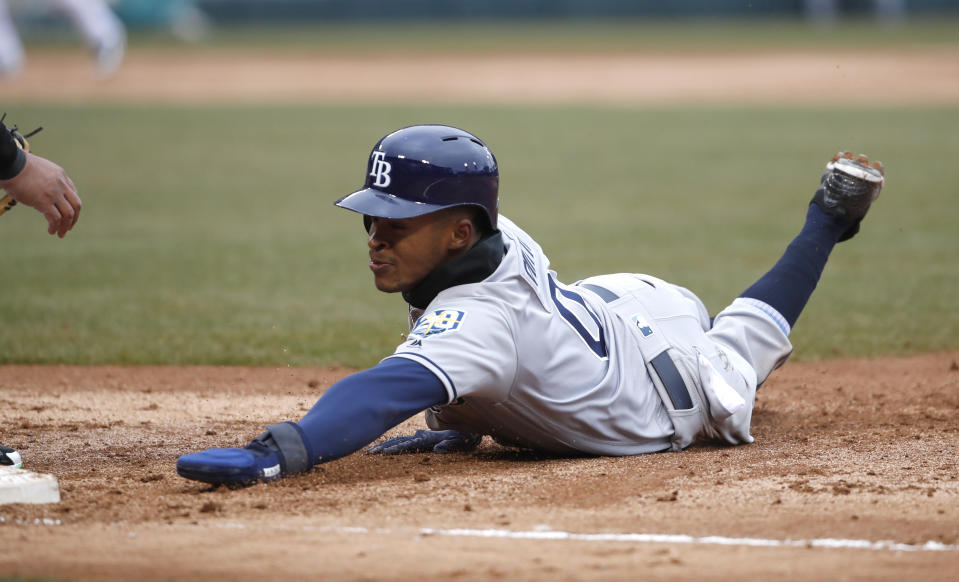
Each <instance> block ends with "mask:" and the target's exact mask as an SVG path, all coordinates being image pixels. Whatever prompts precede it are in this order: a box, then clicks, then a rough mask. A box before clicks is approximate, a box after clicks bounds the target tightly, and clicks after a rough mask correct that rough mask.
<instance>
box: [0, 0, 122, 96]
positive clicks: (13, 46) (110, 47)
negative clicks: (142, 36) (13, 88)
mask: <svg viewBox="0 0 959 582" xmlns="http://www.w3.org/2000/svg"><path fill="white" fill-rule="evenodd" d="M54 4H55V5H56V6H57V7H58V8H59V9H60V10H61V11H62V12H63V13H64V14H66V15H67V16H68V17H69V18H70V20H71V21H72V22H73V24H74V25H75V26H76V29H77V30H78V31H79V32H80V34H81V36H83V39H84V41H86V43H87V45H88V46H89V47H90V50H91V51H93V57H94V63H95V65H96V71H97V74H98V75H99V76H100V77H104V78H106V77H111V76H113V75H114V74H115V73H116V72H117V70H118V69H119V68H120V65H121V64H122V63H123V56H124V53H125V52H126V40H127V33H126V27H125V26H124V25H123V22H122V21H121V20H120V19H119V18H118V17H117V15H116V14H114V12H113V10H111V9H110V6H109V5H108V4H107V3H106V2H105V1H104V0H54ZM24 58H25V57H24V50H23V43H22V42H21V41H20V35H18V34H17V29H16V28H15V27H14V25H13V19H12V18H11V17H10V9H9V7H8V6H7V2H6V0H0V77H4V76H10V77H12V76H15V75H17V74H18V73H19V72H20V70H21V69H22V68H23V62H24Z"/></svg>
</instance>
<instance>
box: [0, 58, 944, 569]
mask: <svg viewBox="0 0 959 582" xmlns="http://www.w3.org/2000/svg"><path fill="white" fill-rule="evenodd" d="M721 57H722V58H721ZM424 70H428V71H430V74H428V75H424V74H420V73H418V72H417V71H424ZM463 70H468V71H469V73H468V74H464V73H462V71H463ZM627 71H629V72H630V74H624V73H625V72H627ZM638 72H641V74H639V73H638ZM837 76H838V77H840V78H842V79H844V80H845V81H846V82H844V83H841V84H836V83H831V81H835V79H836V78H837ZM411 77H412V78H416V79H418V80H419V81H420V82H417V83H406V82H403V81H404V80H408V79H410V78H411ZM254 79H255V82H251V81H252V80H254ZM638 79H642V82H637V80H638ZM384 85H385V86H388V87H389V96H390V97H391V98H399V99H410V100H413V99H415V100H421V101H426V102H429V101H436V102H444V103H445V102H454V103H455V102H458V101H463V102H473V103H475V102H483V101H485V100H492V101H502V102H517V101H519V102H526V103H559V102H582V103H612V104H624V105H629V104H646V103H653V104H662V103H690V102H696V103H709V102H710V99H713V100H715V102H716V103H732V102H736V103H757V104H764V103H765V104H784V103H788V104H796V105H807V104H808V105H823V104H832V105H838V104H842V103H846V104H848V105H856V104H876V105H889V104H902V105H910V104H912V105H917V106H924V105H946V106H954V105H955V104H957V103H959V51H957V50H956V49H955V48H949V47H946V48H942V47H939V48H933V49H930V50H928V51H921V50H911V51H905V52H904V51H890V52H889V53H886V54H881V53H880V54H877V53H875V52H870V53H869V54H863V53H859V54H857V53H855V52H848V53H843V54H838V53H836V52H835V51H831V52H829V53H812V54H810V53H803V52H791V53H783V54H779V55H765V56H756V55H744V54H741V55H736V54H732V55H717V54H677V55H662V54H660V55H655V56H648V55H647V56H636V55H622V56H620V57H615V58H610V57H608V56H607V57H588V56H587V57H577V58H562V57H548V56H539V57H523V58H521V59H519V60H517V59H511V58H507V57H504V56H497V55H492V56H490V57H489V58H484V57H483V56H481V55H480V56H474V57H472V58H471V59H470V60H468V61H467V62H464V61H462V60H455V61H454V60H450V59H443V58H438V59H435V60H429V61H428V62H426V63H424V62H423V61H422V60H419V61H417V63H416V64H415V67H414V65H413V64H412V63H410V62H408V61H404V60H402V59H398V60H389V59H387V60H386V61H384V60H382V59H377V58H365V57H363V58H352V59H351V58H349V57H343V58H333V57H325V58H323V59H320V60H315V59H307V58H305V57H303V56H301V55H297V54H290V55H284V54H282V53H272V54H270V55H269V57H268V58H267V57H264V56H262V55H260V56H258V55H256V54H251V55H250V58H249V59H244V58H240V56H239V55H237V54H235V53H233V54H230V55H225V54H221V55H217V54H215V53H214V54H207V55H206V57H204V58H201V57H198V56H197V55H194V54H190V53H187V52H183V53H178V52H176V51H169V52H166V53H163V52H161V53H156V54H154V53H150V52H138V51H137V50H136V48H134V49H133V50H132V51H131V53H130V55H129V58H128V60H127V62H126V63H125V65H124V67H123V69H122V70H121V72H120V74H119V76H118V77H117V78H116V79H113V80H111V81H108V82H106V83H102V82H95V81H94V80H93V79H91V78H89V63H88V62H87V61H86V60H85V56H84V55H82V54H72V53H67V52H57V51H47V52H40V53H38V54H36V55H33V56H31V57H30V61H29V63H28V68H27V70H26V72H25V74H24V76H23V77H22V78H21V79H19V80H17V81H16V82H12V83H4V84H0V91H2V95H3V98H4V99H8V98H9V99H13V100H18V101H22V102H27V101H29V100H31V99H43V100H45V101H48V102H56V101H57V100H58V99H60V98H63V99H64V100H65V101H69V100H71V99H77V98H79V99H94V100H110V101H116V102H126V101H131V102H161V103H169V102H190V103H194V102H209V103H219V102H231V101H247V102H255V101H269V102H273V103H276V102H280V103H282V102H285V101H290V102H297V101H305V102H309V101H322V100H333V101H353V100H356V101H363V102H369V101H371V100H373V99H374V96H375V93H376V91H378V90H380V91H381V90H382V88H383V86H384ZM823 86H834V87H835V90H834V91H830V92H829V93H828V95H827V94H826V93H824V92H823V91H822V90H821V87H823ZM597 87H601V89H597ZM386 129H387V128H384V130H386ZM943 163H954V162H953V161H952V160H944V161H943ZM890 195H897V196H898V195H907V193H902V192H894V193H891V194H890ZM81 222H82V219H81ZM867 234H871V233H867ZM37 236H42V233H40V232H38V233H37ZM784 242H785V241H784ZM64 244H67V245H68V244H69V238H68V240H67V241H65V242H64ZM547 251H548V249H547ZM357 268H358V269H359V268H362V265H358V266H357ZM952 268H955V265H953V267H952ZM397 301H398V304H397V309H398V310H401V309H402V305H400V304H399V298H397ZM801 324H802V320H800V325H801ZM348 372H349V371H348V370H345V369H325V368H323V369H321V368H238V367H228V368H218V367H111V366H106V367H72V366H49V367H43V366H21V365H10V366H4V367H2V368H0V388H2V392H0V423H2V428H3V429H2V433H0V434H2V438H3V442H4V443H5V444H12V445H17V446H18V448H19V449H20V450H21V452H22V453H23V458H24V461H25V466H26V468H29V469H31V470H35V471H39V472H44V473H52V474H54V475H56V476H57V477H58V479H59V482H60V487H61V493H62V497H63V500H62V502H61V503H59V504H56V505H39V506H28V505H9V506H2V507H0V548H2V550H0V577H2V576H22V577H43V578H51V579H57V580H222V581H236V580H284V581H286V580H489V579H492V580H496V579H499V580H537V581H539V580H542V581H546V580H550V581H553V580H642V579H656V580H671V581H676V580H696V581H701V580H711V579H718V580H721V579H735V580H770V579H809V580H876V579H888V580H904V579H915V580H955V579H956V577H957V572H959V467H957V455H959V453H957V450H959V353H957V352H939V353H933V354H928V355H916V356H910V357H902V358H873V359H860V360H830V361H824V362H804V363H790V364H787V365H786V366H785V367H784V368H783V369H782V370H780V371H779V372H777V373H775V374H774V375H773V377H772V378H771V379H770V380H769V381H768V382H767V383H766V384H765V385H764V386H763V387H762V388H761V390H760V392H759V399H758V404H757V408H756V412H755V414H754V429H753V435H754V436H755V437H756V442H755V444H753V445H750V446H744V447H736V448H729V447H713V446H706V447H697V448H693V449H690V450H688V451H686V452H684V453H682V454H672V453H667V454H657V455H647V456H638V457H629V458H585V459H555V458H544V457H540V456H537V455H533V454H529V453H523V452H517V451H511V450H507V449H504V448H502V447H499V446H497V445H495V444H493V443H491V442H489V440H488V439H487V440H486V441H484V444H483V446H482V447H481V448H480V450H479V451H478V452H476V453H475V454H469V455H450V456H437V455H421V454H416V455H406V456H399V457H383V456H367V455H363V454H357V455H354V456H352V457H350V458H347V459H343V460H340V461H336V462H333V463H329V464H327V465H323V466H321V467H320V468H318V469H316V470H315V471H314V472H312V473H309V474H306V475H301V476H297V477H294V478H290V479H286V480H283V481H281V482H279V483H276V484H271V485H261V486H256V487H251V488H244V489H229V488H224V487H221V488H210V487H207V486H204V485H201V484H197V483H193V482H189V481H186V480H184V479H181V478H179V477H178V476H177V475H176V473H175V470H174V463H175V459H176V457H177V456H178V455H180V454H183V453H186V452H192V451H195V450H198V449H203V448H207V447H211V446H238V445H242V444H244V443H245V442H247V441H248V440H249V439H250V438H251V437H252V436H255V435H256V434H258V433H259V432H260V431H261V427H262V426H263V425H265V424H269V423H272V422H276V421H278V420H283V419H288V418H297V417H299V416H300V415H302V414H303V413H304V412H305V411H306V410H308V409H309V407H310V406H312V404H313V403H314V402H315V400H316V399H317V397H318V396H319V395H320V394H321V393H322V392H323V391H324V390H325V389H326V388H327V387H329V385H330V384H331V383H333V382H334V381H335V380H336V379H337V378H339V377H341V376H342V375H344V374H346V373H348ZM421 427H423V423H422V420H421V419H420V418H414V419H412V420H410V421H408V422H407V423H404V424H403V425H401V426H400V427H397V428H396V429H395V430H394V431H391V433H390V435H394V434H402V433H408V432H410V431H412V430H414V429H416V428H421ZM459 529H467V530H475V531H472V532H454V531H453V530H459ZM455 533H459V534H463V535H453V534H455ZM565 534H575V535H572V536H567V535H565ZM593 534H596V535H594V536H593V537H590V536H591V535H593ZM598 534H609V535H606V536H600V535H598ZM633 534H666V535H674V536H677V537H670V538H658V539H656V538H654V539H647V538H644V537H642V536H636V535H633ZM680 536H693V537H694V538H706V539H689V538H683V537H680ZM708 536H716V537H714V538H709V537H708ZM790 540H792V541H790ZM688 542H693V543H688ZM857 546H860V547H857Z"/></svg>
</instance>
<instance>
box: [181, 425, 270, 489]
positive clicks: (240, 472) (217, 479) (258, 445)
mask: <svg viewBox="0 0 959 582" xmlns="http://www.w3.org/2000/svg"><path fill="white" fill-rule="evenodd" d="M267 435H269V433H266V435H264V436H267ZM264 440H265V439H264V438H263V437H258V438H256V439H254V440H253V442H251V443H250V444H249V445H247V446H246V447H244V448H242V449H232V448H231V449H207V450H205V451H200V452H199V453H191V454H189V455H183V456H182V457H180V458H179V459H177V461H176V472H177V473H178V474H179V475H180V476H181V477H186V478H187V479H192V480H194V481H202V482H204V483H214V484H220V483H256V482H267V481H275V480H277V479H279V478H280V474H281V473H282V470H281V468H280V457H279V454H278V451H277V449H275V448H273V447H271V446H270V445H269V444H267V443H266V442H264ZM271 440H272V439H271Z"/></svg>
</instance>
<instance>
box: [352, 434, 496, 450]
mask: <svg viewBox="0 0 959 582" xmlns="http://www.w3.org/2000/svg"><path fill="white" fill-rule="evenodd" d="M482 440H483V435H481V434H470V433H466V432H459V431H458V430H418V431H416V433H415V434H414V435H412V436H401V437H395V438H391V439H390V440H388V441H385V442H382V443H380V444H378V445H375V446H372V447H370V448H368V449H367V450H366V452H367V453H374V454H382V455H395V454H398V453H429V452H434V453H440V454H443V453H460V452H467V451H472V450H473V449H475V448H476V447H477V446H478V445H479V444H480V441H482Z"/></svg>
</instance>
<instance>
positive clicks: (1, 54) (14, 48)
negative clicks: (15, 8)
mask: <svg viewBox="0 0 959 582" xmlns="http://www.w3.org/2000/svg"><path fill="white" fill-rule="evenodd" d="M23 60H24V52H23V43H22V42H21V41H20V35H19V34H17V29H16V28H15V27H14V26H13V19H12V18H11V17H10V9H9V7H8V6H7V2H6V0H0V77H12V76H14V75H16V74H17V73H19V72H20V69H22V68H23Z"/></svg>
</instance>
